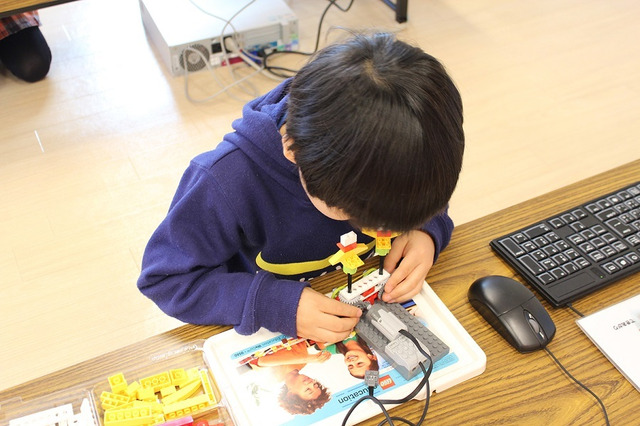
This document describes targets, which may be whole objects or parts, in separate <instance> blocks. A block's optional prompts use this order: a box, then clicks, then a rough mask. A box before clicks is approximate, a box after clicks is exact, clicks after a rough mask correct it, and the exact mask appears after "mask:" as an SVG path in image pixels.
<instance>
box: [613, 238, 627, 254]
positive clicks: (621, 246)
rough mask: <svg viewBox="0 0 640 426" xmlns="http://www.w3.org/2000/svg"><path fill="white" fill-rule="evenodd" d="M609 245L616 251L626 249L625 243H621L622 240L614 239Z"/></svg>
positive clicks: (620, 251) (619, 251)
mask: <svg viewBox="0 0 640 426" xmlns="http://www.w3.org/2000/svg"><path fill="white" fill-rule="evenodd" d="M611 247H613V248H614V249H616V251H617V252H618V253H622V252H623V251H625V250H626V249H627V245H626V244H625V243H623V242H622V241H614V242H613V244H611Z"/></svg>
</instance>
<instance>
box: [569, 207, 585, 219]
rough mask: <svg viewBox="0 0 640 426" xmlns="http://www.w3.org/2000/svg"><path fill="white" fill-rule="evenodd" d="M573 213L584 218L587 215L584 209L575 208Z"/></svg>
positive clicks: (579, 217)
mask: <svg viewBox="0 0 640 426" xmlns="http://www.w3.org/2000/svg"><path fill="white" fill-rule="evenodd" d="M571 214H573V215H574V216H575V217H576V218H577V219H584V218H585V217H587V214H586V213H585V212H584V210H582V209H575V210H574V211H572V212H571Z"/></svg>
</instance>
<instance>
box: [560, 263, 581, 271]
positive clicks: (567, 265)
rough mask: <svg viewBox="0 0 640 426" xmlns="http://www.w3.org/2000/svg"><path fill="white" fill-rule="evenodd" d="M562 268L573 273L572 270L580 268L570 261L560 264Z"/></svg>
mask: <svg viewBox="0 0 640 426" xmlns="http://www.w3.org/2000/svg"><path fill="white" fill-rule="evenodd" d="M562 268H563V269H564V270H565V271H567V273H569V274H573V273H574V272H578V271H579V270H580V268H578V267H577V266H576V265H574V264H573V263H571V262H569V263H565V264H564V265H562Z"/></svg>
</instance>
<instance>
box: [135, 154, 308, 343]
mask: <svg viewBox="0 0 640 426" xmlns="http://www.w3.org/2000/svg"><path fill="white" fill-rule="evenodd" d="M242 244H243V232H242V226H241V223H240V219H239V215H238V214H235V212H233V211H232V209H231V208H230V206H229V204H228V203H227V201H226V199H225V196H224V193H223V191H222V190H221V188H220V187H219V185H218V183H217V182H216V180H215V179H214V177H213V176H211V175H210V174H209V173H208V172H207V171H206V170H203V169H201V168H200V167H199V166H198V165H196V164H193V163H192V164H191V165H190V166H189V168H188V169H187V171H186V172H185V174H184V176H183V178H182V180H181V182H180V185H179V186H178V190H177V191H176V195H175V196H174V199H173V201H172V203H171V207H170V209H169V212H168V214H167V216H166V218H165V219H164V220H163V221H162V223H161V224H160V225H159V227H158V228H157V229H156V231H155V232H154V233H153V235H152V236H151V239H150V240H149V243H148V244H147V247H146V249H145V253H144V256H143V260H142V272H141V275H140V278H139V279H138V288H139V289H140V291H141V292H142V293H143V294H144V295H146V296H147V297H149V298H150V299H151V300H153V301H154V302H155V303H156V304H157V305H158V307H160V309H162V310H163V311H164V312H165V313H166V314H168V315H171V316H173V317H175V318H178V319H179V320H181V321H184V322H187V323H191V324H220V325H233V326H234V327H235V329H236V331H238V332H239V333H241V334H251V333H254V332H256V331H257V330H258V329H259V328H260V327H265V328H267V329H269V330H271V331H276V332H281V333H284V334H286V335H289V336H295V335H296V313H297V307H298V302H299V299H300V294H301V292H302V289H303V288H304V287H305V284H304V283H301V282H296V281H287V280H278V279H276V277H275V276H273V275H272V274H269V273H267V272H264V271H261V272H258V273H255V274H254V273H244V272H231V271H230V269H231V268H230V265H233V264H234V263H235V264H237V263H238V262H240V260H239V257H238V252H239V250H240V248H241V247H242Z"/></svg>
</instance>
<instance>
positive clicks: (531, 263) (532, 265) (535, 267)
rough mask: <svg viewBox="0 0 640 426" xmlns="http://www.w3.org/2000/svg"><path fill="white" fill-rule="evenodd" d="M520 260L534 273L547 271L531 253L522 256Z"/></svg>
mask: <svg viewBox="0 0 640 426" xmlns="http://www.w3.org/2000/svg"><path fill="white" fill-rule="evenodd" d="M520 262H522V264H523V265H524V266H526V267H527V269H529V271H531V272H532V273H533V274H534V275H539V274H541V273H543V272H545V270H544V268H543V267H542V266H540V264H539V263H538V262H536V261H535V260H533V258H532V257H531V256H529V255H526V256H522V257H521V258H520Z"/></svg>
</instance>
